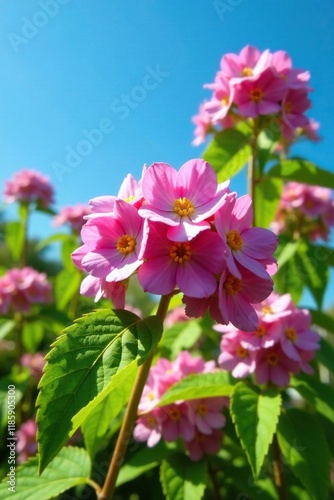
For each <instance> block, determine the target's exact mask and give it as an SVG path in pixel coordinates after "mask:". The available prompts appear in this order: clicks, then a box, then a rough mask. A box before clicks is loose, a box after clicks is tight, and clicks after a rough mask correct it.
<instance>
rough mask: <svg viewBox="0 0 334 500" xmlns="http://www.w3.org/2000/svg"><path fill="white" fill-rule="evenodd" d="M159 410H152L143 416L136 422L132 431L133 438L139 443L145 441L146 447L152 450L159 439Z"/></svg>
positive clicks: (160, 428)
mask: <svg viewBox="0 0 334 500" xmlns="http://www.w3.org/2000/svg"><path fill="white" fill-rule="evenodd" d="M160 413H161V412H160V408H157V409H156V410H153V411H152V412H151V413H148V414H147V415H143V416H142V417H140V418H139V419H138V420H137V423H136V426H135V428H134V430H133V437H134V438H135V439H136V440H137V441H139V442H145V441H147V446H148V447H149V448H152V447H153V446H155V445H156V444H157V443H158V442H159V441H160V439H161V431H162V427H161V420H160V417H159V415H160Z"/></svg>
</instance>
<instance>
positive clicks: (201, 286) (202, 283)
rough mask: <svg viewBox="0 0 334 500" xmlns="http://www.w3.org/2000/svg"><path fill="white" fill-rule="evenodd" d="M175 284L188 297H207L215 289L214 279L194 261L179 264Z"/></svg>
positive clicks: (215, 282)
mask: <svg viewBox="0 0 334 500" xmlns="http://www.w3.org/2000/svg"><path fill="white" fill-rule="evenodd" d="M176 283H177V285H178V286H179V288H180V290H181V291H182V292H183V293H185V294H186V295H188V296H189V297H198V298H201V297H209V296H210V295H211V294H213V293H214V292H215V290H216V288H217V281H216V278H215V277H214V276H213V274H211V273H210V272H209V271H207V270H206V269H203V267H201V266H200V265H199V264H197V263H196V262H194V261H190V262H189V263H185V264H183V265H182V264H180V265H179V266H178V268H177V271H176Z"/></svg>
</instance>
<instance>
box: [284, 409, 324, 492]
mask: <svg viewBox="0 0 334 500" xmlns="http://www.w3.org/2000/svg"><path fill="white" fill-rule="evenodd" d="M278 442H279V445H280V448H281V450H282V453H283V457H284V459H285V462H286V463H287V464H288V465H289V466H290V467H291V469H292V471H293V473H294V474H295V475H296V477H298V479H299V480H300V481H301V483H302V484H303V485H304V487H305V488H306V490H307V491H308V492H309V493H310V495H311V496H312V497H313V498H314V499H315V500H327V498H328V496H327V494H328V486H329V451H328V446H327V443H326V439H325V436H324V433H323V430H322V428H321V426H320V425H319V423H318V422H317V420H316V419H315V418H314V417H313V416H312V415H310V414H309V413H308V412H306V411H303V410H299V409H296V408H293V409H290V410H288V411H287V412H286V413H283V414H282V415H281V417H280V420H279V424H278Z"/></svg>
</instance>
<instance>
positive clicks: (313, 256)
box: [295, 240, 328, 309]
mask: <svg viewBox="0 0 334 500" xmlns="http://www.w3.org/2000/svg"><path fill="white" fill-rule="evenodd" d="M316 248H317V247H316V246H315V245H312V244H311V243H309V242H308V241H305V240H300V242H299V245H298V249H297V253H296V256H295V259H296V267H297V270H298V273H299V275H300V277H301V279H302V280H303V281H304V282H305V283H306V286H307V287H308V289H309V290H310V292H311V294H312V295H313V297H314V300H315V302H316V304H317V306H318V308H319V309H321V305H322V300H323V296H324V293H325V290H326V284H327V281H328V266H327V263H326V261H324V260H322V259H318V258H317V252H316Z"/></svg>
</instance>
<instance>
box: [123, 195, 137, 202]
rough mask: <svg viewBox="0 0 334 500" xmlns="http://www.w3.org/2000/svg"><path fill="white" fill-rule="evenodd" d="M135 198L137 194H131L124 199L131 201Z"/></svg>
mask: <svg viewBox="0 0 334 500" xmlns="http://www.w3.org/2000/svg"><path fill="white" fill-rule="evenodd" d="M134 199H135V196H133V195H131V196H129V198H124V201H126V202H128V203H129V201H132V200H134Z"/></svg>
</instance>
